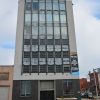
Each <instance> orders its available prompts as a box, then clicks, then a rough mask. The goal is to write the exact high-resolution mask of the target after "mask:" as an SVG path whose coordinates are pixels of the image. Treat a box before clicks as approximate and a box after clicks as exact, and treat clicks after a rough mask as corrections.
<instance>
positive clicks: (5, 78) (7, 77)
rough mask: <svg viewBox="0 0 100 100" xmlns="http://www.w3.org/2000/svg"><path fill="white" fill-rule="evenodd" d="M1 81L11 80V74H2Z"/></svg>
mask: <svg viewBox="0 0 100 100" xmlns="http://www.w3.org/2000/svg"><path fill="white" fill-rule="evenodd" d="M1 80H9V73H3V72H2V73H0V81H1Z"/></svg>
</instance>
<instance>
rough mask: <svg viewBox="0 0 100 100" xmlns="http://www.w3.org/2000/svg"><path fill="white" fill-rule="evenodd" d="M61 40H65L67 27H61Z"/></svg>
mask: <svg viewBox="0 0 100 100" xmlns="http://www.w3.org/2000/svg"><path fill="white" fill-rule="evenodd" d="M61 35H62V39H67V27H61Z"/></svg>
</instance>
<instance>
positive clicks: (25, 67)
mask: <svg viewBox="0 0 100 100" xmlns="http://www.w3.org/2000/svg"><path fill="white" fill-rule="evenodd" d="M29 69H30V66H28V65H24V66H23V73H29Z"/></svg>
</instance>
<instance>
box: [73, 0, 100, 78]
mask: <svg viewBox="0 0 100 100" xmlns="http://www.w3.org/2000/svg"><path fill="white" fill-rule="evenodd" d="M96 4H97V3H94V5H93V3H91V1H90V2H89V1H88V2H87V0H80V1H79V0H77V1H75V5H74V18H75V26H76V38H77V47H78V55H79V66H80V73H81V77H86V74H88V71H89V70H92V69H93V68H95V67H100V66H99V65H100V62H99V59H100V57H99V55H100V46H99V43H100V20H99V19H97V18H96V17H95V16H94V15H93V14H94V11H95V10H96V9H97V8H96Z"/></svg>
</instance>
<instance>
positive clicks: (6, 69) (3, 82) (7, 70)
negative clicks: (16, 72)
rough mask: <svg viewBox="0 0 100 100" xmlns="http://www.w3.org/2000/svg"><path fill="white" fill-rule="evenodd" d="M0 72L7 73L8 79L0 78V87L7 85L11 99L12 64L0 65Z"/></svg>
mask: <svg viewBox="0 0 100 100" xmlns="http://www.w3.org/2000/svg"><path fill="white" fill-rule="evenodd" d="M0 73H8V74H9V78H8V80H0V87H9V99H8V100H12V99H11V98H12V87H13V66H0Z"/></svg>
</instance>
